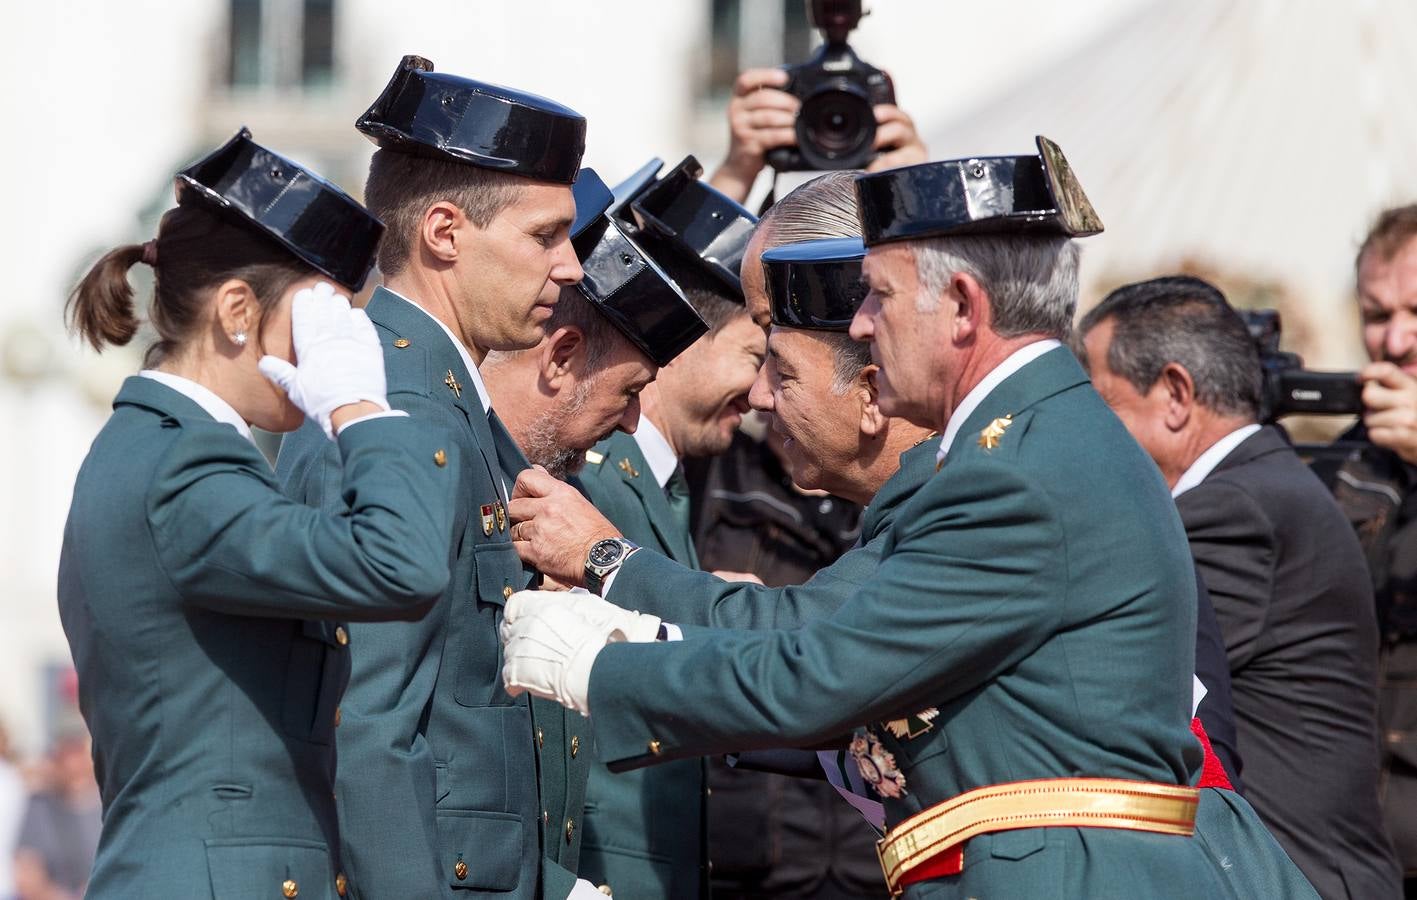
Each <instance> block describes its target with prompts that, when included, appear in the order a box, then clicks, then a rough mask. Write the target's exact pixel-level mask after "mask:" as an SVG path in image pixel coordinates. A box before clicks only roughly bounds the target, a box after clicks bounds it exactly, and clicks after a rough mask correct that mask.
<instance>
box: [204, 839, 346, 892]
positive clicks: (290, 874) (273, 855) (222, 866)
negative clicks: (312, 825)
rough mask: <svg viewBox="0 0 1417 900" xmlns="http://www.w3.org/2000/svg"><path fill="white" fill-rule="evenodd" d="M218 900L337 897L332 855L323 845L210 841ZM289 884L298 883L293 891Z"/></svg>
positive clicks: (209, 865) (291, 841) (294, 841)
mask: <svg viewBox="0 0 1417 900" xmlns="http://www.w3.org/2000/svg"><path fill="white" fill-rule="evenodd" d="M206 848H207V870H208V872H209V873H210V875H211V879H212V898H213V900H264V898H267V897H280V896H295V894H294V893H293V892H292V891H298V892H299V894H300V897H301V898H302V900H304V898H310V900H324V898H329V897H332V896H334V893H335V891H334V881H335V876H334V873H333V872H332V871H331V869H330V858H329V853H327V852H326V850H325V845H324V844H323V843H321V842H319V841H304V840H299V839H297V838H278V837H255V838H220V839H212V840H208V841H206ZM286 882H293V883H294V888H293V889H288V886H287V884H286Z"/></svg>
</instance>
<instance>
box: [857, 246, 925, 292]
mask: <svg viewBox="0 0 1417 900" xmlns="http://www.w3.org/2000/svg"><path fill="white" fill-rule="evenodd" d="M861 276H862V277H863V278H865V279H866V280H867V282H868V283H870V284H873V285H882V284H885V283H887V282H894V283H898V282H901V281H904V280H910V281H913V280H914V279H915V252H914V251H913V250H912V249H911V246H910V243H909V242H906V241H895V242H892V243H888V244H877V245H876V246H874V247H869V248H867V250H866V256H865V258H864V259H862V260H861Z"/></svg>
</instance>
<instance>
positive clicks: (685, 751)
mask: <svg viewBox="0 0 1417 900" xmlns="http://www.w3.org/2000/svg"><path fill="white" fill-rule="evenodd" d="M1038 145H1039V154H1038V155H1035V156H1025V157H1003V158H974V159H965V160H954V161H949V162H943V163H930V164H926V165H923V166H914V167H909V168H905V169H900V170H894V171H891V172H885V173H880V174H877V175H866V176H862V177H861V178H860V179H859V180H858V182H857V190H858V196H859V198H860V199H861V215H862V223H863V233H864V238H865V241H866V244H867V246H868V247H869V248H870V250H869V252H868V254H867V256H866V259H865V261H864V263H863V271H864V272H865V275H866V278H867V282H868V284H869V287H870V292H869V293H868V295H867V297H866V299H865V301H864V302H863V304H862V306H861V309H860V310H859V311H858V312H857V314H856V316H855V318H854V320H853V322H852V326H851V334H852V335H853V337H856V338H857V339H858V340H865V341H869V342H870V343H871V345H872V351H871V355H872V361H873V363H874V364H876V365H877V366H879V367H880V369H879V370H878V372H877V375H876V384H877V388H878V390H879V397H880V405H881V410H882V412H883V413H885V414H887V415H899V416H903V417H905V418H908V419H910V420H911V421H913V422H915V423H916V424H917V425H920V426H923V427H932V428H938V429H939V430H941V431H942V432H943V435H944V436H943V438H942V440H941V443H940V447H939V449H938V450H937V459H938V463H937V467H938V469H939V471H938V472H937V473H936V474H935V475H934V476H932V477H931V478H930V479H929V481H927V483H926V484H925V485H924V486H923V487H922V488H921V489H920V490H919V491H917V492H916V494H915V495H914V496H913V497H912V498H911V499H910V500H908V501H907V502H906V504H905V506H904V507H903V508H902V509H901V511H900V512H899V513H898V514H897V516H896V519H895V521H894V523H893V525H892V526H891V528H890V529H889V531H888V533H887V535H886V537H885V542H884V547H883V551H882V558H881V563H880V565H879V566H878V567H877V569H876V571H875V572H874V573H873V574H872V575H871V577H870V578H869V579H868V580H867V582H866V584H865V585H864V586H863V587H862V588H861V589H860V590H858V591H856V592H855V593H854V594H853V595H852V596H851V597H850V598H849V599H848V600H847V601H846V602H845V603H844V604H843V605H842V606H841V608H840V609H838V610H837V611H836V612H835V613H833V614H832V615H830V616H828V617H825V618H818V619H815V620H813V621H810V622H808V623H807V624H805V625H803V626H802V627H800V628H797V629H792V630H770V631H758V632H731V631H725V630H717V631H714V632H712V633H711V634H710V635H708V636H707V639H692V640H690V639H686V640H684V641H678V642H665V641H655V640H654V637H655V635H654V634H650V632H651V631H654V632H656V633H657V632H658V628H659V621H658V619H657V618H656V617H653V616H645V615H641V614H637V613H632V612H629V611H626V610H619V609H618V608H616V607H614V606H613V605H611V604H609V603H606V602H605V601H599V602H594V601H590V602H585V603H583V604H578V605H576V606H574V607H573V606H570V605H567V604H558V603H549V602H545V601H544V598H542V597H540V596H538V595H535V594H523V595H519V596H517V597H514V598H513V599H512V600H511V601H510V603H509V605H508V610H507V613H508V615H507V622H506V624H505V626H504V628H503V638H504V640H505V641H506V665H505V668H504V678H505V680H506V683H507V686H508V689H509V690H511V691H518V690H530V691H534V692H536V693H537V694H538V695H541V696H552V697H555V698H557V699H558V701H560V702H561V703H563V704H565V705H568V706H571V707H572V708H576V709H578V710H580V711H582V712H586V713H588V714H590V715H592V716H593V721H594V723H595V732H596V740H597V747H598V749H599V752H600V754H601V756H602V757H603V758H605V759H607V760H609V761H610V765H611V766H613V767H614V768H616V769H629V768H637V767H640V766H646V765H652V764H658V763H660V762H663V761H667V760H673V759H678V758H682V757H684V756H691V755H698V754H702V753H705V752H720V751H727V750H732V749H743V748H749V749H751V748H756V747H764V748H765V747H771V746H774V745H781V744H783V743H790V744H799V745H800V744H806V743H812V742H818V741H823V740H827V739H830V738H832V737H833V736H835V735H838V734H841V733H842V732H844V731H848V730H850V729H852V728H853V727H856V729H857V730H856V731H855V734H854V737H853V739H852V741H851V745H852V753H853V756H854V757H855V760H856V763H857V766H858V767H859V769H860V771H861V773H862V774H863V776H866V778H867V780H868V781H869V782H870V783H871V784H872V785H873V787H875V789H876V790H877V792H878V794H879V795H880V796H881V797H882V798H883V800H884V804H885V808H886V814H887V819H888V821H889V822H890V823H891V826H892V827H891V830H890V832H889V833H888V835H887V837H886V839H885V840H884V841H883V842H882V846H881V857H882V864H883V869H884V871H885V875H886V880H887V883H888V885H889V887H890V888H891V890H892V891H893V892H896V891H903V892H904V893H905V894H906V896H911V897H918V898H923V897H927V896H929V897H959V898H964V897H969V896H981V895H987V896H990V897H993V898H1000V897H1020V898H1022V897H1036V896H1068V897H1088V898H1108V897H1117V898H1120V897H1134V896H1154V897H1175V898H1190V897H1194V896H1206V897H1225V896H1230V897H1242V896H1243V897H1249V896H1272V897H1277V896H1295V897H1312V896H1314V895H1313V892H1312V889H1311V888H1309V887H1308V885H1307V884H1306V883H1305V882H1304V880H1303V878H1302V876H1301V875H1299V873H1298V871H1297V870H1296V869H1295V868H1294V867H1293V864H1292V863H1290V862H1289V861H1288V859H1287V858H1286V857H1284V855H1283V852H1282V851H1280V850H1279V848H1278V846H1277V845H1275V844H1274V842H1273V839H1272V838H1270V837H1269V835H1268V834H1267V833H1266V832H1264V830H1263V827H1262V826H1260V825H1259V823H1258V820H1257V818H1255V817H1254V814H1253V811H1252V810H1250V809H1249V807H1248V806H1247V805H1246V804H1245V803H1244V801H1243V800H1240V799H1239V798H1236V797H1233V796H1231V797H1227V798H1225V799H1223V800H1221V801H1219V802H1220V803H1221V804H1222V805H1220V806H1218V807H1216V808H1215V820H1214V822H1209V821H1208V822H1207V825H1206V828H1205V831H1204V832H1203V837H1201V838H1199V839H1191V838H1190V836H1191V835H1193V834H1196V830H1195V827H1196V821H1197V807H1198V805H1199V804H1200V801H1201V798H1200V792H1199V791H1198V790H1197V789H1195V788H1193V787H1190V785H1191V784H1192V783H1193V781H1194V780H1195V779H1196V778H1197V777H1198V774H1199V773H1198V770H1199V765H1200V762H1201V759H1202V752H1201V747H1200V745H1199V744H1198V743H1197V742H1196V741H1195V739H1194V738H1193V736H1192V735H1191V732H1190V729H1189V721H1190V714H1189V711H1190V707H1191V699H1192V698H1191V689H1190V688H1191V683H1192V669H1193V665H1194V641H1193V630H1194V628H1195V618H1194V617H1195V611H1194V610H1195V594H1194V592H1195V579H1194V573H1193V570H1192V564H1191V561H1190V556H1189V553H1188V551H1187V548H1186V544H1185V536H1184V532H1183V531H1182V529H1181V526H1180V522H1179V521H1178V520H1177V518H1176V514H1175V510H1174V508H1173V507H1172V506H1171V501H1170V497H1169V494H1168V493H1167V491H1166V488H1165V485H1164V483H1163V482H1162V481H1161V479H1160V477H1159V475H1157V473H1156V470H1155V468H1154V466H1153V464H1152V463H1151V461H1150V460H1149V459H1148V458H1147V457H1146V455H1145V454H1144V453H1143V452H1142V451H1141V450H1140V448H1139V447H1137V446H1136V443H1135V442H1134V441H1133V440H1131V438H1130V437H1129V436H1128V435H1127V433H1126V431H1125V429H1124V428H1123V427H1122V425H1121V423H1120V422H1118V421H1117V419H1116V417H1115V416H1113V415H1112V413H1111V412H1110V411H1109V410H1108V409H1107V407H1106V405H1105V404H1103V403H1102V401H1101V399H1100V398H1099V397H1098V396H1097V394H1096V392H1095V391H1093V390H1092V388H1091V386H1090V385H1089V384H1088V381H1087V376H1086V374H1085V373H1084V372H1083V371H1082V369H1081V367H1080V366H1079V365H1078V364H1077V361H1076V360H1075V359H1074V358H1073V357H1072V355H1071V353H1069V352H1068V351H1067V350H1066V348H1064V347H1062V346H1061V345H1060V338H1062V337H1065V336H1066V335H1067V333H1068V332H1069V330H1070V328H1071V321H1072V314H1073V311H1074V309H1075V305H1076V296H1077V247H1076V245H1075V244H1074V243H1073V241H1072V240H1071V238H1072V237H1074V236H1081V235H1087V234H1094V233H1096V232H1098V231H1100V230H1101V223H1100V222H1099V221H1098V220H1097V217H1096V214H1095V213H1094V212H1093V211H1092V208H1091V206H1090V204H1088V202H1087V199H1086V197H1085V196H1084V195H1083V193H1082V189H1081V187H1080V186H1079V185H1078V184H1077V182H1076V180H1075V179H1074V178H1073V176H1072V173H1071V170H1070V168H1069V167H1068V164H1067V162H1066V160H1064V159H1063V157H1062V153H1061V151H1060V150H1059V149H1058V148H1057V146H1056V145H1054V144H1052V143H1051V142H1049V141H1047V140H1046V139H1042V138H1040V139H1039V141H1038ZM547 505H548V504H547V503H546V502H545V501H543V500H540V499H538V498H536V497H534V496H527V497H524V498H520V499H518V500H517V501H516V507H515V509H514V516H515V519H516V520H517V521H518V524H517V526H516V527H517V531H518V533H517V534H516V535H514V540H515V541H516V542H517V543H518V544H519V545H521V544H523V543H528V542H537V541H538V540H539V537H538V534H539V532H541V531H542V530H543V529H544V528H546V527H547V526H546V524H545V523H543V522H541V521H540V520H539V517H540V515H541V514H542V513H543V512H544V511H545V509H546V507H547ZM523 520H529V521H530V524H529V525H528V522H527V521H523ZM589 537H590V538H593V539H594V538H597V537H599V536H597V535H590V536H589ZM607 544H610V545H611V546H607ZM579 545H580V546H579V552H566V551H565V550H564V549H563V550H562V551H561V552H559V553H556V552H554V551H549V552H548V553H547V554H545V555H544V557H543V554H541V553H537V554H535V555H536V556H538V559H539V561H540V562H541V563H542V564H543V567H544V568H546V569H547V570H548V571H550V572H552V573H553V574H555V575H557V576H558V577H566V578H571V577H574V575H575V572H576V570H577V568H578V567H580V568H588V569H589V570H590V571H591V572H592V573H598V574H601V575H602V576H603V574H604V573H603V570H604V569H606V568H607V567H609V566H610V565H613V564H614V563H615V562H616V560H615V559H612V558H611V557H614V556H616V554H615V553H614V552H613V541H605V540H592V541H589V542H587V541H580V542H579ZM543 549H547V548H543ZM621 555H623V554H621ZM587 564H588V565H587ZM646 685H652V688H651V689H646ZM1214 793H1216V794H1219V793H1221V792H1214ZM966 844H967V845H968V847H969V852H968V853H967V854H965V853H964V852H963V851H964V847H965V845H966ZM1257 885H1258V886H1259V887H1260V888H1261V889H1262V890H1261V892H1260V893H1258V894H1257V893H1255V890H1254V888H1255V887H1256V886H1257Z"/></svg>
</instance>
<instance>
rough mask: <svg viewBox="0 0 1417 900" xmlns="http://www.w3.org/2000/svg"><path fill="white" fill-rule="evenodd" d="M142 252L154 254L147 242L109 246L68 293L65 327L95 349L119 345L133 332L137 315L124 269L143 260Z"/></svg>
mask: <svg viewBox="0 0 1417 900" xmlns="http://www.w3.org/2000/svg"><path fill="white" fill-rule="evenodd" d="M149 243H150V244H151V243H152V242H149ZM145 256H146V257H152V256H155V253H154V252H153V251H152V250H150V249H149V245H148V244H128V245H126V246H123V247H119V248H117V249H116V250H110V251H109V252H107V253H105V254H104V255H103V258H102V259H100V260H99V261H98V262H96V263H94V265H93V268H91V269H89V272H88V274H87V275H85V276H84V279H83V280H82V281H80V282H79V285H78V287H76V288H74V292H73V293H72V294H70V295H69V303H68V305H67V306H66V308H65V314H66V316H67V318H68V321H69V327H70V328H71V329H73V330H74V331H76V332H78V334H79V335H80V336H81V337H83V338H84V340H86V341H88V342H89V343H90V344H91V345H93V348H94V349H95V350H102V349H103V348H104V346H105V345H109V344H111V345H113V346H115V347H121V346H123V345H124V344H126V343H128V342H129V341H131V340H132V339H133V335H135V334H137V332H138V317H137V314H136V313H135V312H134V311H133V286H132V285H131V284H129V283H128V270H129V269H131V268H132V267H133V266H134V264H136V263H139V262H147V259H145ZM153 262H156V260H155V259H154V260H153Z"/></svg>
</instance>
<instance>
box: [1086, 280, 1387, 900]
mask: <svg viewBox="0 0 1417 900" xmlns="http://www.w3.org/2000/svg"><path fill="white" fill-rule="evenodd" d="M1078 338H1079V340H1080V344H1081V348H1082V350H1083V352H1084V357H1085V360H1086V363H1087V367H1088V369H1089V371H1090V373H1091V375H1092V381H1093V385H1094V386H1095V387H1096V388H1097V391H1098V393H1100V394H1101V395H1102V398H1103V399H1104V400H1105V401H1107V404H1108V405H1109V406H1111V407H1112V409H1113V411H1114V412H1116V413H1117V415H1118V417H1119V418H1120V419H1121V420H1122V422H1123V424H1125V425H1126V426H1127V430H1128V431H1130V432H1131V433H1132V436H1133V437H1135V438H1136V440H1137V442H1138V443H1140V444H1141V445H1142V447H1143V448H1144V449H1145V450H1146V451H1147V453H1149V454H1150V455H1151V457H1152V459H1154V460H1155V461H1156V464H1157V466H1158V467H1159V468H1160V469H1161V473H1162V475H1163V476H1164V477H1165V479H1166V481H1167V483H1168V484H1169V485H1170V486H1171V494H1172V496H1173V497H1175V498H1176V508H1177V511H1178V512H1179V513H1180V515H1181V523H1182V524H1183V525H1184V526H1185V529H1186V539H1187V541H1188V543H1189V544H1190V547H1191V553H1192V555H1193V556H1194V557H1195V561H1196V565H1197V567H1198V568H1199V569H1200V573H1201V577H1202V579H1203V580H1204V581H1205V585H1206V588H1207V589H1208V590H1209V593H1210V597H1211V600H1212V602H1213V605H1214V607H1215V614H1216V617H1217V619H1219V622H1220V631H1221V636H1222V638H1223V639H1224V642H1225V648H1226V655H1227V656H1228V657H1229V662H1230V683H1231V695H1232V698H1233V701H1234V709H1235V724H1236V731H1237V736H1238V740H1239V748H1238V749H1239V752H1240V758H1241V760H1242V761H1243V769H1242V773H1241V774H1242V776H1243V778H1244V780H1245V797H1246V799H1247V800H1249V801H1250V803H1251V804H1253V806H1254V807H1255V811H1256V812H1258V813H1259V814H1260V818H1262V819H1263V820H1264V822H1265V824H1266V825H1267V826H1269V829H1270V831H1272V832H1273V833H1274V836H1275V838H1276V839H1277V840H1278V841H1279V843H1280V845H1281V846H1283V847H1284V849H1285V851H1287V852H1288V854H1289V856H1290V858H1291V859H1293V860H1294V862H1295V864H1297V865H1298V866H1299V868H1300V869H1301V870H1302V871H1303V872H1304V874H1305V875H1306V876H1307V877H1308V879H1309V881H1310V882H1312V883H1313V885H1314V888H1315V889H1316V890H1318V892H1319V894H1320V895H1321V896H1323V897H1324V898H1325V900H1334V898H1353V900H1376V898H1391V897H1396V896H1397V895H1398V884H1397V881H1398V878H1397V869H1396V865H1395V861H1394V859H1393V853H1392V850H1391V848H1390V847H1389V844H1388V841H1387V839H1386V837H1385V835H1384V834H1383V833H1382V819H1381V814H1380V812H1379V807H1378V792H1379V787H1378V753H1377V746H1376V739H1375V738H1376V734H1375V733H1376V717H1377V711H1376V706H1377V703H1376V699H1375V696H1374V693H1375V691H1374V683H1375V680H1376V670H1377V648H1376V644H1377V640H1376V638H1377V626H1376V621H1375V617H1374V614H1373V608H1372V594H1371V590H1370V588H1369V585H1368V584H1367V579H1366V575H1365V572H1364V571H1363V554H1362V551H1361V550H1360V548H1359V546H1358V541H1356V540H1355V539H1354V537H1353V535H1352V534H1351V533H1349V532H1348V531H1347V529H1345V528H1344V527H1343V522H1344V518H1343V514H1342V513H1341V512H1340V511H1339V509H1338V508H1337V506H1336V505H1335V504H1334V503H1333V501H1332V499H1331V498H1330V497H1329V496H1328V495H1327V493H1326V491H1325V490H1324V487H1323V485H1322V484H1321V483H1320V481H1319V480H1318V479H1317V478H1316V477H1315V476H1314V475H1313V474H1312V473H1311V472H1310V471H1309V470H1308V469H1307V468H1306V467H1305V465H1304V463H1303V462H1302V461H1301V460H1300V458H1299V456H1298V455H1297V454H1296V453H1295V452H1294V449H1293V447H1291V446H1290V444H1289V442H1288V440H1287V437H1286V436H1285V435H1284V433H1283V432H1282V431H1281V430H1279V429H1278V428H1277V427H1275V426H1271V425H1265V426H1262V425H1261V424H1260V422H1261V417H1260V406H1261V396H1262V387H1261V386H1262V381H1263V379H1262V375H1261V366H1260V354H1259V350H1258V347H1257V346H1256V344H1255V340H1254V338H1253V337H1252V335H1251V332H1250V330H1249V328H1247V326H1246V324H1245V321H1244V319H1242V318H1241V316H1240V315H1239V314H1237V313H1236V311H1235V310H1234V309H1233V308H1232V307H1231V306H1230V304H1229V303H1227V302H1226V300H1225V298H1224V296H1223V295H1222V294H1221V293H1220V291H1218V290H1217V289H1216V288H1214V287H1213V286H1211V285H1210V284H1208V283H1207V282H1205V281H1202V280H1200V279H1198V278H1191V277H1169V278H1156V279H1152V280H1150V281H1145V282H1141V283H1138V284H1130V285H1126V286H1124V287H1121V288H1118V289H1117V290H1115V291H1113V292H1112V293H1111V294H1109V295H1108V296H1107V297H1106V298H1105V299H1104V300H1103V301H1102V302H1101V303H1100V304H1099V305H1098V306H1097V307H1096V308H1094V309H1093V310H1091V311H1090V312H1089V313H1088V314H1087V315H1086V316H1084V317H1083V319H1082V322H1081V323H1080V325H1079V327H1078ZM1301 784H1302V785H1304V789H1303V790H1296V789H1295V788H1296V786H1298V785H1301Z"/></svg>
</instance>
